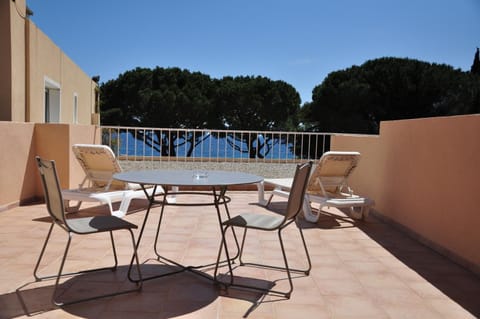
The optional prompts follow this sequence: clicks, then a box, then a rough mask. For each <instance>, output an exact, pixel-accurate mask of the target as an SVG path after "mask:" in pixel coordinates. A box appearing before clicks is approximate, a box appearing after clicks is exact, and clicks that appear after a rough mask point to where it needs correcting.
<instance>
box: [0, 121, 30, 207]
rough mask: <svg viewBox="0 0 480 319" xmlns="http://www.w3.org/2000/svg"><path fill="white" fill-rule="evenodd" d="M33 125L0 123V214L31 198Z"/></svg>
mask: <svg viewBox="0 0 480 319" xmlns="http://www.w3.org/2000/svg"><path fill="white" fill-rule="evenodd" d="M34 127H35V125H34V124H33V123H12V122H0V136H1V137H2V138H1V139H0V147H1V151H0V163H2V164H1V165H0V210H1V208H2V207H8V206H9V205H13V204H17V203H18V202H19V201H21V200H27V199H30V198H33V197H35V195H36V186H35V176H34V175H32V174H31V172H32V171H33V168H34V167H35V166H34V161H33V157H34V154H35V144H34V142H33V133H34Z"/></svg>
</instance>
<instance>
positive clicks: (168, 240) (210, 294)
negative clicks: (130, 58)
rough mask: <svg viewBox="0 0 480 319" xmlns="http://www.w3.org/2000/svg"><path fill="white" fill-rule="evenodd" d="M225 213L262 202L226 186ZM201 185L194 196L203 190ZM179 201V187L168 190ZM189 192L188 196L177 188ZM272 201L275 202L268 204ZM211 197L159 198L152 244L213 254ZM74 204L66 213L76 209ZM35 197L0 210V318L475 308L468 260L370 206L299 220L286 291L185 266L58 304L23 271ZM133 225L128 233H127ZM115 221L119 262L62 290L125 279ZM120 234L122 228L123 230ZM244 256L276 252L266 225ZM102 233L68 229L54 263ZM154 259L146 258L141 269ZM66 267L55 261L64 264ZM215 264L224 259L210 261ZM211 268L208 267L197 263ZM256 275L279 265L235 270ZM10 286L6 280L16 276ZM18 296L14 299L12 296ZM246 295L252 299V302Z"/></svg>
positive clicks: (191, 258)
mask: <svg viewBox="0 0 480 319" xmlns="http://www.w3.org/2000/svg"><path fill="white" fill-rule="evenodd" d="M230 196H231V197H232V202H231V203H230V206H229V207H230V211H231V213H232V215H235V214H236V213H238V212H240V211H245V210H251V211H258V212H259V213H260V212H263V209H262V208H261V207H259V206H257V205H255V204H254V203H255V201H256V199H257V197H256V196H257V194H256V193H255V192H231V193H230ZM206 199H207V198H206V197H203V198H202V199H201V200H206ZM178 200H179V201H182V200H185V198H183V199H182V198H179V199H178ZM189 200H190V199H189ZM283 204H284V203H275V204H274V206H273V209H274V210H278V209H280V208H281V206H282V205H283ZM144 205H145V201H136V202H134V204H133V207H132V208H131V211H130V213H129V214H128V215H127V216H126V217H125V218H126V219H127V220H129V221H131V222H133V223H136V224H138V225H141V223H142V221H143V218H144V216H145V210H143V209H141V208H142V207H143V206H144ZM213 209H214V208H213V207H209V206H205V207H173V206H171V207H167V211H166V215H165V217H164V224H162V232H161V237H160V241H159V249H160V250H161V251H162V252H163V253H164V254H165V255H166V256H168V257H171V258H173V259H175V260H178V261H181V262H182V263H185V264H196V263H200V262H205V261H214V260H215V257H216V253H217V249H218V243H219V230H218V222H217V219H216V218H217V217H216V214H215V213H214V210H213ZM106 212H107V210H106V207H104V206H92V205H90V206H87V208H86V209H83V210H82V211H81V213H80V214H79V215H86V214H105V213H106ZM77 215H78V214H77ZM46 216H47V211H46V209H45V205H42V204H39V205H32V206H24V207H17V208H14V209H11V210H8V211H4V212H1V213H0V269H1V272H0V318H18V317H27V316H30V315H33V316H34V318H209V319H210V318H241V317H244V316H247V315H248V318H269V319H274V318H276V319H280V318H475V317H479V316H480V279H479V278H478V277H477V276H475V275H474V274H472V273H470V272H469V271H467V270H465V269H463V268H462V267H459V266H458V265H456V264H454V263H452V262H451V261H449V260H448V259H446V258H444V257H442V256H440V255H438V254H437V253H435V252H434V251H432V250H430V249H428V248H426V247H425V246H423V245H421V244H419V243H417V242H416V241H414V240H412V239H411V238H409V237H408V236H407V235H405V234H403V233H401V232H399V231H397V230H396V229H394V228H392V227H391V226H389V225H386V224H384V223H382V222H380V221H378V220H376V219H374V218H373V217H370V218H369V219H368V220H367V221H366V222H354V221H353V220H352V219H350V218H348V217H347V216H345V215H344V214H343V213H341V212H340V211H338V210H333V209H332V210H329V211H328V212H326V213H325V214H323V215H322V217H321V219H320V220H319V222H318V223H317V224H316V225H313V224H309V223H306V222H302V223H301V227H303V228H304V233H305V236H306V240H307V244H308V247H309V249H310V254H311V258H312V264H313V269H312V272H311V274H310V276H308V277H305V276H299V275H298V276H295V278H294V287H295V288H294V291H293V294H292V297H291V299H289V300H285V299H279V298H277V297H271V296H267V297H263V298H262V296H261V295H259V294H256V293H251V292H245V291H238V290H234V289H230V290H228V291H224V290H220V289H219V288H218V287H216V286H215V285H213V284H212V282H210V281H209V280H206V279H204V278H203V277H199V276H196V275H194V274H192V273H190V272H183V273H180V274H176V275H174V276H171V277H164V278H158V279H154V280H150V281H147V282H145V283H144V286H143V290H142V291H141V292H139V293H131V294H127V295H122V296H117V297H113V298H108V299H102V300H97V301H91V302H85V303H81V304H76V305H72V306H67V307H63V308H61V309H60V308H56V307H54V306H52V305H51V303H50V294H51V292H52V287H53V282H52V281H47V282H44V283H34V282H33V281H34V280H33V275H32V271H33V268H34V265H35V262H36V258H37V256H38V254H39V251H40V248H41V245H42V243H43V240H44V238H45V236H46V233H47V230H48V227H49V223H48V219H47V218H46ZM158 216H159V208H158V207H156V208H154V209H153V210H152V213H151V216H150V220H149V221H150V222H149V223H148V227H147V229H146V231H145V235H144V239H143V242H142V245H141V247H140V256H141V260H142V261H145V260H146V259H148V258H150V257H153V252H152V247H153V239H154V233H155V226H156V225H155V224H156V223H157V221H158ZM137 234H138V232H137V233H136V235H137ZM122 235H123V234H122V233H118V234H117V236H116V238H117V241H118V249H119V255H120V256H119V263H120V265H121V266H120V270H119V271H117V274H115V275H112V273H111V272H106V273H103V274H100V275H98V274H97V275H92V274H89V275H82V276H78V277H76V278H74V279H72V278H69V279H66V280H65V281H63V282H64V284H63V285H62V287H65V289H66V291H65V294H64V297H65V298H68V297H71V296H75V295H78V294H82V295H83V294H89V293H91V292H92V291H93V290H94V291H95V292H98V291H99V290H102V289H107V288H109V289H112V288H113V289H116V288H118V287H120V286H129V285H131V283H130V282H129V281H128V280H126V279H125V277H124V275H125V268H126V265H128V263H129V260H130V256H131V255H130V254H131V246H129V244H130V243H129V241H128V237H127V236H122ZM125 235H126V233H125ZM250 235H252V237H249V238H250V242H249V243H247V244H248V248H249V250H248V251H249V253H247V256H248V257H250V258H257V259H259V260H261V261H265V262H275V263H277V264H279V265H281V263H282V259H281V255H280V253H279V247H278V243H277V242H276V235H275V234H274V233H262V234H260V233H251V234H250ZM65 239H66V238H65V234H64V233H63V232H62V231H60V230H59V229H56V231H55V232H54V234H53V237H52V239H51V240H52V243H53V244H52V246H51V248H52V249H51V250H49V251H47V257H48V258H49V262H48V263H47V264H45V265H43V266H42V268H41V271H42V272H48V271H50V272H52V271H56V270H57V267H58V262H59V258H60V255H61V252H62V251H63V246H62V244H61V243H62V242H63V240H65ZM104 239H108V237H106V236H103V237H102V236H100V237H97V236H94V238H93V239H92V238H90V237H89V236H83V237H78V236H77V237H75V238H74V242H73V244H72V247H71V248H72V254H71V256H70V258H69V260H68V261H67V265H66V267H67V268H68V269H70V270H72V269H77V268H79V267H84V266H87V267H90V266H95V265H108V263H106V261H108V262H110V260H111V259H110V258H108V257H111V253H110V249H109V246H108V241H107V240H104ZM285 239H286V241H288V243H287V247H286V249H287V253H288V255H289V256H290V260H291V262H292V266H301V265H303V262H304V260H305V259H304V257H303V255H302V249H301V242H300V238H299V236H298V232H297V231H296V229H295V228H294V227H291V228H290V229H288V230H287V231H286V233H285ZM165 268H166V267H165V266H163V265H161V264H158V263H156V262H148V263H147V264H146V265H144V266H143V270H144V272H145V273H152V272H155V273H157V272H161V271H163V270H165ZM68 269H67V270H68ZM222 270H224V269H222ZM206 272H207V273H210V274H211V273H212V271H211V270H206ZM238 274H239V275H241V276H246V277H248V276H255V278H259V279H261V280H262V282H265V281H267V282H274V281H275V283H276V286H277V287H280V288H281V287H284V286H285V280H284V279H285V278H286V274H285V273H283V272H271V271H264V270H259V269H247V270H240V271H239V272H238ZM20 287H21V289H20V292H16V289H17V288H20ZM21 299H22V300H23V301H24V306H22V303H21V302H20V300H21ZM256 303H257V304H258V306H257V307H255V304H256Z"/></svg>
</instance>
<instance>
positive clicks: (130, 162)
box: [101, 126, 332, 177]
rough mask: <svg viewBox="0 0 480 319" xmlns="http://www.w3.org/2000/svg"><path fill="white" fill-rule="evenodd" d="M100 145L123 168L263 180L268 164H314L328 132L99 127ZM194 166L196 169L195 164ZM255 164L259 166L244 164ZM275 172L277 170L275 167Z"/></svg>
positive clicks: (325, 147) (327, 144)
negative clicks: (232, 173) (216, 172)
mask: <svg viewBox="0 0 480 319" xmlns="http://www.w3.org/2000/svg"><path fill="white" fill-rule="evenodd" d="M101 132H102V144H104V145H108V146H110V147H111V148H112V150H113V151H114V153H115V155H116V156H117V158H118V159H119V160H120V161H122V165H123V166H124V167H127V169H128V168H131V167H135V168H138V167H143V168H145V167H146V168H166V167H168V168H172V167H174V168H178V167H181V168H185V167H194V168H200V167H204V168H209V167H215V169H219V168H220V169H228V170H243V171H249V172H253V173H259V172H258V171H257V170H258V169H259V167H260V169H261V173H262V175H263V176H272V177H273V176H284V175H283V173H281V172H280V173H276V174H275V173H272V171H273V170H275V169H273V168H272V167H273V166H272V165H271V164H285V165H287V167H286V169H287V170H288V171H289V172H290V171H292V169H291V166H292V165H293V164H296V163H300V162H304V161H307V160H317V159H319V158H320V157H321V156H322V154H323V153H324V152H326V151H328V150H329V149H330V137H331V135H332V134H330V133H313V132H280V131H239V130H209V129H184V128H175V129H171V128H146V127H125V126H101ZM193 163H195V164H193ZM253 163H256V164H258V165H256V166H254V165H248V164H253ZM274 166H275V167H276V170H277V171H278V168H280V166H279V165H274Z"/></svg>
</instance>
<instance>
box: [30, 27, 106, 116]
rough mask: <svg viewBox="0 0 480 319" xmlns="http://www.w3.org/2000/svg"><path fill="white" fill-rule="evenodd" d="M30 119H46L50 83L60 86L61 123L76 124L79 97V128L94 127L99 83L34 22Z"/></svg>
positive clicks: (32, 29) (31, 51)
mask: <svg viewBox="0 0 480 319" xmlns="http://www.w3.org/2000/svg"><path fill="white" fill-rule="evenodd" d="M29 32H30V42H29V43H30V49H29V50H30V54H29V66H30V67H29V70H30V71H29V72H30V82H29V83H30V97H29V105H30V108H29V109H30V118H29V119H28V121H30V122H37V123H42V122H44V117H45V101H44V94H45V93H44V88H45V81H46V80H47V79H48V80H50V81H53V82H55V83H57V84H58V85H59V86H60V123H73V99H74V95H75V94H76V95H77V97H78V124H91V114H92V113H94V101H95V88H96V86H97V85H96V83H95V82H93V81H92V80H91V79H90V77H89V76H88V75H87V74H85V73H84V72H83V71H82V70H81V69H80V68H79V67H78V66H77V65H76V64H75V63H74V62H73V61H72V60H71V59H70V58H69V57H68V56H66V55H65V54H64V53H63V52H62V51H61V50H60V48H59V47H58V46H56V45H55V44H54V43H53V42H52V41H51V40H50V39H49V38H48V37H47V35H45V34H44V33H43V32H42V31H41V30H40V29H39V28H37V27H36V26H35V24H33V23H32V22H30V31H29Z"/></svg>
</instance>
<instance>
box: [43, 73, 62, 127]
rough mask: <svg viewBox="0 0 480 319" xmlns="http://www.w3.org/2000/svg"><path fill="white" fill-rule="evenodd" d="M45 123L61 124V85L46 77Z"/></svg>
mask: <svg viewBox="0 0 480 319" xmlns="http://www.w3.org/2000/svg"><path fill="white" fill-rule="evenodd" d="M44 103H45V123H59V122H60V85H59V84H58V83H56V82H55V81H52V80H51V79H49V78H47V77H45V102H44Z"/></svg>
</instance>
